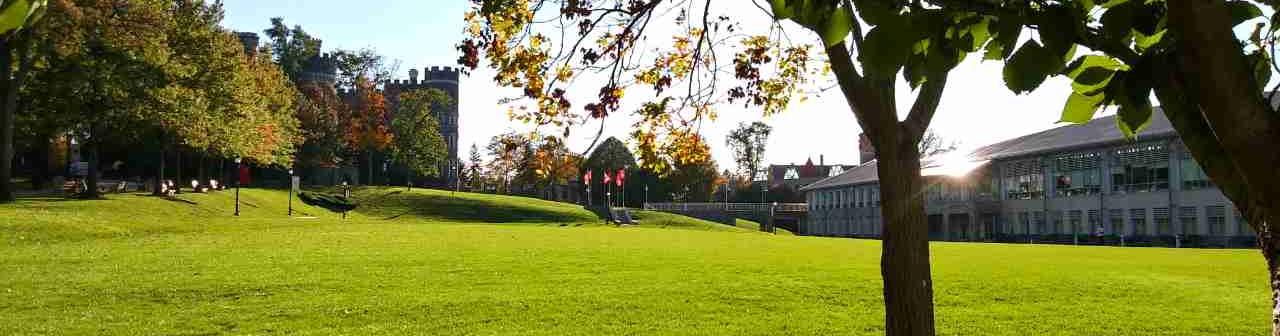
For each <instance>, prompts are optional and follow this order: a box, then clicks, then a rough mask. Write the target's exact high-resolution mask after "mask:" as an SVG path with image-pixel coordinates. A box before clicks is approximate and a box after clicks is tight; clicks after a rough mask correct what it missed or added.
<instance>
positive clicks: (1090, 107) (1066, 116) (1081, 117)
mask: <svg viewBox="0 0 1280 336" xmlns="http://www.w3.org/2000/svg"><path fill="white" fill-rule="evenodd" d="M1106 100H1107V94H1106V93H1101V92H1100V93H1098V94H1094V95H1084V94H1079V93H1074V92H1073V93H1071V97H1069V98H1067V105H1066V106H1063V107H1062V120H1059V121H1058V122H1069V123H1074V124H1083V123H1087V122H1089V120H1092V119H1093V115H1094V113H1097V112H1098V108H1100V107H1102V105H1103V103H1104V102H1106Z"/></svg>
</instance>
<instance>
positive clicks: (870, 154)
mask: <svg viewBox="0 0 1280 336" xmlns="http://www.w3.org/2000/svg"><path fill="white" fill-rule="evenodd" d="M858 158H859V160H858V161H859V162H858V164H865V163H867V162H870V161H871V160H875V159H876V149H875V147H874V146H871V139H870V138H867V134H866V133H859V134H858Z"/></svg>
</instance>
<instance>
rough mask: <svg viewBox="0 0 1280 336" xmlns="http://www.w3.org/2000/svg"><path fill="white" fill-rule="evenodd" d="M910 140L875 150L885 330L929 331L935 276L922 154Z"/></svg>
mask: <svg viewBox="0 0 1280 336" xmlns="http://www.w3.org/2000/svg"><path fill="white" fill-rule="evenodd" d="M916 154H917V150H916V148H915V146H914V145H913V144H902V145H899V146H898V148H886V150H881V151H878V154H877V156H878V157H879V161H878V167H877V170H878V173H879V176H880V194H881V199H882V201H881V203H880V211H881V213H882V218H883V222H884V225H883V229H882V232H881V234H882V239H883V244H884V245H883V251H882V254H881V257H880V276H881V277H882V278H883V279H884V303H885V334H886V335H933V334H934V329H933V328H934V317H933V281H932V279H931V275H930V270H929V232H928V223H927V221H926V218H925V216H924V198H923V193H921V192H920V191H921V190H924V188H923V183H922V180H921V178H920V175H919V174H915V173H913V172H918V171H920V158H919V156H917V155H916Z"/></svg>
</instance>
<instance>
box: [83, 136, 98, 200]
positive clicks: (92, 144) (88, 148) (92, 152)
mask: <svg viewBox="0 0 1280 336" xmlns="http://www.w3.org/2000/svg"><path fill="white" fill-rule="evenodd" d="M101 136H102V135H101V134H98V127H97V125H96V124H95V125H92V126H89V141H85V143H84V148H83V149H82V150H81V153H87V154H88V156H89V160H88V161H89V169H88V174H89V176H86V177H85V186H86V187H87V188H86V190H85V192H84V195H83V196H82V197H83V198H85V199H98V198H102V194H100V193H98V160H99V158H98V147H99V145H98V143H99V142H101V141H102V139H99V138H100V137H101Z"/></svg>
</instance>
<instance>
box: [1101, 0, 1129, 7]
mask: <svg viewBox="0 0 1280 336" xmlns="http://www.w3.org/2000/svg"><path fill="white" fill-rule="evenodd" d="M1127 2H1129V0H1110V1H1107V2H1103V3H1102V8H1111V7H1115V6H1119V5H1123V4H1125V3H1127Z"/></svg>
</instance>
